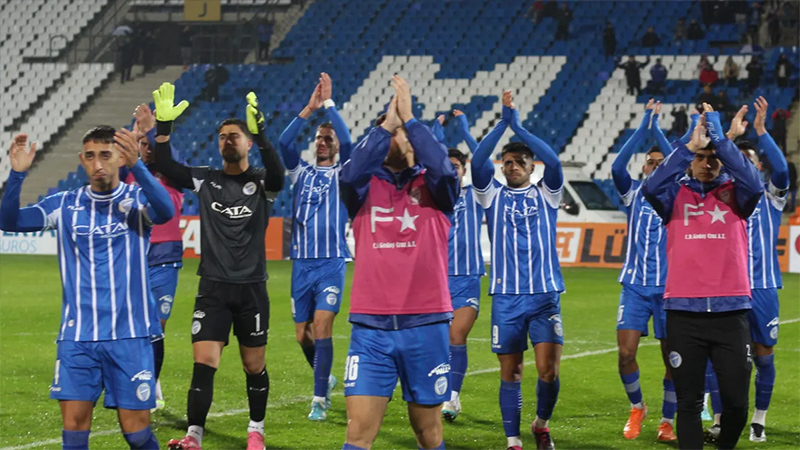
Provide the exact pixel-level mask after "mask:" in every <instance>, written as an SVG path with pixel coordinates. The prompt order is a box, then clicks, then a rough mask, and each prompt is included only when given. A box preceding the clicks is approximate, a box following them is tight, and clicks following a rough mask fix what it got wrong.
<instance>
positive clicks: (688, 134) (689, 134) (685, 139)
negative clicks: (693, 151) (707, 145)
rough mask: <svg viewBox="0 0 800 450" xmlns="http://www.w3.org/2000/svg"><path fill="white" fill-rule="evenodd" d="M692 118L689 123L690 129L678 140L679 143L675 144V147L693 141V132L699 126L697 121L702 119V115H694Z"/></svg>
mask: <svg viewBox="0 0 800 450" xmlns="http://www.w3.org/2000/svg"><path fill="white" fill-rule="evenodd" d="M690 118H691V122H690V123H689V129H688V130H686V134H684V135H683V136H681V137H680V138H679V139H678V141H677V142H676V143H675V144H674V145H675V146H678V145H686V144H688V143H689V141H691V140H692V132H694V127H696V126H697V121H698V119H700V114H697V113H694V114H692V115H691V116H690Z"/></svg>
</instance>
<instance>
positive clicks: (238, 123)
mask: <svg viewBox="0 0 800 450" xmlns="http://www.w3.org/2000/svg"><path fill="white" fill-rule="evenodd" d="M225 125H236V126H237V127H239V129H240V130H242V133H244V135H245V136H246V137H247V139H253V135H252V134H251V133H250V130H248V129H247V122H245V121H244V120H242V119H237V118H235V117H228V118H227V119H225V120H223V121H222V122H220V123H219V126H218V127H217V133H219V130H221V129H222V127H224V126H225Z"/></svg>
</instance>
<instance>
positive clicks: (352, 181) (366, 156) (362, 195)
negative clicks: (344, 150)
mask: <svg viewBox="0 0 800 450" xmlns="http://www.w3.org/2000/svg"><path fill="white" fill-rule="evenodd" d="M392 102H393V103H394V100H392ZM393 103H392V104H390V105H389V108H390V109H391V107H392V106H393ZM394 116H395V119H396V120H398V121H399V119H397V118H396V114H394ZM386 120H387V121H388V120H389V118H388V117H387V119H386ZM385 124H386V122H384V124H383V125H385ZM383 125H381V126H379V127H375V128H373V129H372V130H370V132H369V133H368V134H367V136H366V137H365V138H364V139H362V140H361V141H360V142H359V143H358V144H356V147H355V148H354V149H353V154H352V156H351V157H350V160H349V161H347V162H346V163H344V165H343V166H342V171H341V174H340V176H339V187H340V192H341V194H340V195H341V197H342V202H344V204H345V206H346V207H347V211H348V213H349V214H350V217H354V216H355V215H356V213H358V210H359V209H361V205H363V204H364V200H366V198H367V194H368V193H369V181H370V179H371V178H372V176H373V175H375V174H376V173H377V172H378V171H379V170H380V169H381V165H382V164H383V160H384V159H386V155H387V154H388V153H389V145H390V144H391V142H392V133H391V132H390V131H388V129H387V128H386V127H384V126H383Z"/></svg>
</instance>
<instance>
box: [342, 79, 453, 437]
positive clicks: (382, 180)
mask: <svg viewBox="0 0 800 450" xmlns="http://www.w3.org/2000/svg"><path fill="white" fill-rule="evenodd" d="M392 87H393V88H394V90H395V97H394V98H393V99H392V101H391V103H390V104H389V109H388V111H387V113H386V115H384V116H381V117H380V118H379V119H378V121H377V122H376V125H377V126H376V127H375V128H373V129H372V130H371V131H370V132H369V134H367V136H366V137H365V138H364V139H363V140H362V141H361V142H359V143H358V145H357V146H356V148H355V149H354V150H353V155H352V158H351V159H350V161H349V162H347V163H346V164H345V165H344V167H343V168H342V173H341V179H340V181H339V183H340V184H341V190H342V198H343V200H344V202H345V205H346V206H347V210H348V212H349V214H350V217H352V218H353V233H354V235H355V241H356V254H357V257H356V262H355V273H354V277H353V290H352V293H351V295H350V322H351V323H352V324H353V327H352V334H351V340H350V349H349V351H348V354H347V365H346V368H345V380H344V388H345V396H346V397H347V438H346V442H345V444H344V447H342V448H343V449H345V450H348V449H349V450H355V449H366V448H370V447H371V446H372V443H373V442H374V440H375V437H376V436H377V435H378V431H379V429H380V426H381V422H382V420H383V416H384V414H385V412H386V405H387V404H388V402H389V399H390V398H391V397H392V393H393V392H394V389H395V386H396V384H397V379H398V377H399V378H400V384H401V386H402V389H403V399H404V400H405V401H406V402H408V416H409V420H410V422H411V426H412V428H413V429H414V433H415V434H416V438H417V443H418V445H419V447H420V448H425V449H443V448H444V440H443V437H442V416H441V408H440V405H441V404H442V402H443V401H445V400H446V399H447V395H448V392H449V381H450V376H449V375H450V373H449V372H450V364H449V362H448V360H449V355H448V347H449V346H448V329H449V323H448V322H449V321H450V319H451V318H452V317H453V315H452V313H451V311H452V305H451V303H450V300H449V298H450V295H449V292H448V288H447V239H448V235H449V230H450V226H451V221H452V214H453V209H454V207H455V205H456V202H457V200H458V196H459V184H458V173H457V172H456V170H455V168H454V167H453V164H452V163H451V162H450V159H449V158H448V156H447V151H446V150H445V147H444V146H443V145H441V144H440V143H439V142H437V141H436V139H435V138H434V136H433V134H432V133H431V132H430V130H429V129H428V128H427V127H426V126H425V125H422V124H421V123H419V122H418V121H417V120H416V119H415V118H414V116H413V114H412V112H411V111H412V110H411V93H410V91H409V88H408V84H407V83H406V81H405V80H403V78H401V77H399V76H395V77H394V79H393V80H392ZM415 161H419V162H418V163H416V162H415ZM387 287H388V288H387Z"/></svg>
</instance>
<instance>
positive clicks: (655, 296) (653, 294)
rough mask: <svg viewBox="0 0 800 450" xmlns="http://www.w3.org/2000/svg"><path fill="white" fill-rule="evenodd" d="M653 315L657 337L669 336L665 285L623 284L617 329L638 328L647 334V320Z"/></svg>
mask: <svg viewBox="0 0 800 450" xmlns="http://www.w3.org/2000/svg"><path fill="white" fill-rule="evenodd" d="M650 316H653V331H654V332H655V335H656V339H666V338H667V313H665V312H664V287H663V286H638V285H635V284H623V285H622V292H621V293H620V294H619V310H617V330H637V331H641V332H642V336H647V322H649V321H650Z"/></svg>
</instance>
